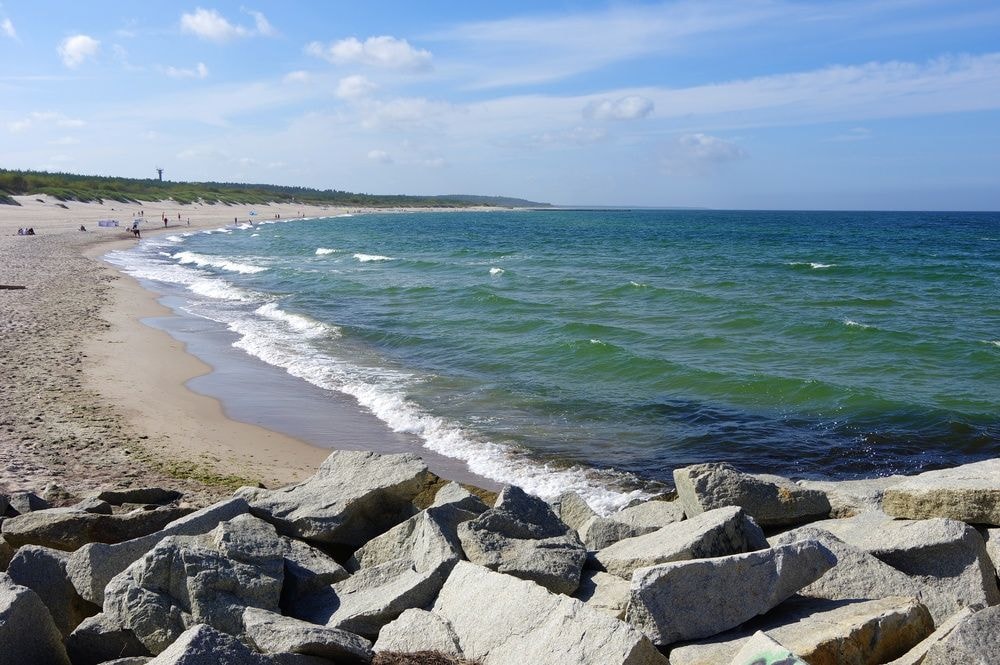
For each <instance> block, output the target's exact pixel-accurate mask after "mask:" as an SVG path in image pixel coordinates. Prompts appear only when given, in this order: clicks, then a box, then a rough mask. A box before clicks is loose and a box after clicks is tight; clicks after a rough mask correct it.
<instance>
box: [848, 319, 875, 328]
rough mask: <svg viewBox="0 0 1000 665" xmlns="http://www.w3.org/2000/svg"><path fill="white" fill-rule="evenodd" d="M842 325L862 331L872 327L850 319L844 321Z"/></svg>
mask: <svg viewBox="0 0 1000 665" xmlns="http://www.w3.org/2000/svg"><path fill="white" fill-rule="evenodd" d="M844 325H845V326H849V327H851V328H862V329H864V330H868V329H869V328H873V327H874V326H870V325H868V324H867V323H861V322H860V321H854V320H852V319H844Z"/></svg>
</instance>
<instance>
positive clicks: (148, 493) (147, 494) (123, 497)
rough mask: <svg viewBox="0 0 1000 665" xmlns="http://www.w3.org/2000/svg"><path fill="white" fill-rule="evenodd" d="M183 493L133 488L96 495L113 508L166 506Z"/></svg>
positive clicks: (158, 488)
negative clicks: (147, 505)
mask: <svg viewBox="0 0 1000 665" xmlns="http://www.w3.org/2000/svg"><path fill="white" fill-rule="evenodd" d="M182 496H184V494H183V493H181V492H178V491H177V490H167V489H163V488H162V487H135V488H126V489H119V490H104V491H103V492H101V493H100V494H98V495H97V498H98V499H100V500H101V501H107V502H108V503H110V504H113V505H115V506H120V505H122V504H125V503H155V504H159V505H166V504H168V503H173V502H174V501H177V500H178V499H180V498H181V497H182Z"/></svg>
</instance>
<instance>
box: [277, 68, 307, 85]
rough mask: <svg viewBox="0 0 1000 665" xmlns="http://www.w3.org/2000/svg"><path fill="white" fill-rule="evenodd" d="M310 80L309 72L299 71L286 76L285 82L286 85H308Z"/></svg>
mask: <svg viewBox="0 0 1000 665" xmlns="http://www.w3.org/2000/svg"><path fill="white" fill-rule="evenodd" d="M310 78H311V77H310V76H309V72H307V71H304V70H302V69H299V70H297V71H294V72H288V73H287V74H285V78H284V79H283V80H284V82H285V83H308V82H309V79H310Z"/></svg>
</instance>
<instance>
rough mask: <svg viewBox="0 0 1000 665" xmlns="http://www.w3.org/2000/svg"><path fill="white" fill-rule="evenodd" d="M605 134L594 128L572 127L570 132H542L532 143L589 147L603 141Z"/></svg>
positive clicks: (601, 130)
mask: <svg viewBox="0 0 1000 665" xmlns="http://www.w3.org/2000/svg"><path fill="white" fill-rule="evenodd" d="M606 137H607V132H605V131H604V130H603V129H599V128H596V127H574V128H573V129H570V130H564V131H553V132H544V133H542V134H539V135H538V136H535V137H534V138H533V143H540V144H542V145H555V146H560V145H589V144H591V143H597V142H598V141H603V140H604V139H605V138H606Z"/></svg>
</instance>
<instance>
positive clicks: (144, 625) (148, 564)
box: [104, 515, 284, 654]
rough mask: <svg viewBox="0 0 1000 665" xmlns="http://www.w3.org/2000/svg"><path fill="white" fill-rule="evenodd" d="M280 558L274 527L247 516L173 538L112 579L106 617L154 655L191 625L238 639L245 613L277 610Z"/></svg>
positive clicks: (282, 558) (281, 574) (281, 568)
mask: <svg viewBox="0 0 1000 665" xmlns="http://www.w3.org/2000/svg"><path fill="white" fill-rule="evenodd" d="M283 555H284V552H283V548H282V546H281V541H280V540H278V535H277V533H276V532H275V530H274V527H273V526H272V525H270V524H268V523H267V522H264V521H262V520H259V519H257V518H255V517H252V516H250V515H241V516H239V517H236V518H234V519H232V520H230V521H228V522H223V523H222V524H220V525H219V526H217V527H216V528H215V529H213V530H212V531H211V532H210V533H208V534H205V535H202V536H170V537H168V538H165V539H164V540H162V541H161V542H160V543H159V544H158V545H157V546H156V547H154V548H153V549H152V550H150V551H149V552H148V553H147V554H145V555H144V556H143V557H142V558H141V559H139V560H138V561H136V562H135V563H133V564H132V565H130V566H129V567H128V568H127V569H126V570H125V571H124V572H122V573H121V574H120V575H118V576H116V577H115V578H114V579H113V580H111V582H110V583H109V584H108V586H107V589H106V590H105V598H104V613H105V614H107V615H108V617H109V618H110V619H111V620H112V621H114V622H116V623H117V624H118V625H120V626H123V627H125V628H129V629H130V630H132V632H134V633H135V636H136V637H137V638H139V641H141V642H142V643H143V644H144V645H145V646H146V648H148V649H149V650H150V651H151V652H152V653H154V654H156V653H160V652H161V651H163V650H164V649H166V648H167V646H169V645H170V644H171V643H172V642H173V641H174V640H176V639H177V638H178V636H179V635H180V634H181V633H183V632H184V631H185V630H187V629H189V628H191V627H192V626H195V625H196V624H202V623H204V624H208V625H211V626H212V627H213V628H215V629H217V630H221V631H223V632H226V633H229V634H231V635H239V634H240V632H241V631H242V628H243V611H244V609H245V608H247V607H259V608H262V609H266V610H271V611H278V601H279V598H280V595H281V585H282V581H283V580H284V556H283Z"/></svg>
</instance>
